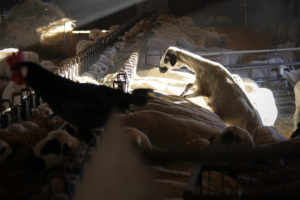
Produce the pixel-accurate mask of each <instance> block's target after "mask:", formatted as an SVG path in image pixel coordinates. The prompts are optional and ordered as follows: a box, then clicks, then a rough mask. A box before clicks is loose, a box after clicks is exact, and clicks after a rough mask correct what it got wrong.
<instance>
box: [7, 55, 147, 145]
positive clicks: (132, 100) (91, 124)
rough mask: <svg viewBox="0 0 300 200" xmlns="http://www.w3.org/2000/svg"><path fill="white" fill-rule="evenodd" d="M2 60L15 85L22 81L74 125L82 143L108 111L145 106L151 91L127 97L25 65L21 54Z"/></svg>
mask: <svg viewBox="0 0 300 200" xmlns="http://www.w3.org/2000/svg"><path fill="white" fill-rule="evenodd" d="M6 61H7V63H8V64H9V65H10V67H11V71H12V80H13V81H14V82H15V83H16V84H23V83H24V82H25V83H26V84H27V85H28V86H29V87H31V88H32V89H33V90H34V91H35V93H36V94H37V95H39V96H40V97H42V99H43V100H44V101H46V102H47V103H48V104H49V106H50V107H51V108H52V109H53V110H54V112H55V113H56V114H58V115H60V116H61V117H63V118H64V119H65V120H66V121H68V122H70V123H72V124H74V125H75V126H77V128H78V130H79V136H80V137H81V138H83V139H86V140H88V139H89V138H90V137H91V135H90V130H91V129H93V128H96V127H101V126H103V125H105V122H106V120H107V118H108V117H109V115H110V113H111V112H112V111H119V112H124V111H126V110H127V109H128V108H129V106H130V105H131V104H133V105H143V104H145V103H146V102H147V98H148V95H147V94H148V92H150V91H151V90H149V89H137V90H134V91H133V92H132V94H129V93H124V92H123V91H121V90H116V89H112V88H109V87H106V86H97V85H93V84H81V83H77V82H73V81H71V80H69V79H65V78H63V77H60V76H58V75H55V74H53V73H51V72H49V71H47V70H45V69H43V68H42V67H41V66H40V65H38V64H36V63H32V62H26V59H25V57H24V54H23V52H22V51H19V52H18V53H17V54H13V55H12V56H10V57H9V58H8V59H7V60H6ZM84 132H85V133H84Z"/></svg>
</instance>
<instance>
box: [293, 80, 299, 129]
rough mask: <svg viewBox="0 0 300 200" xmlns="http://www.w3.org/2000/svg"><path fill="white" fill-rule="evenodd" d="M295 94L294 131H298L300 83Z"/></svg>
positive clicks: (296, 86)
mask: <svg viewBox="0 0 300 200" xmlns="http://www.w3.org/2000/svg"><path fill="white" fill-rule="evenodd" d="M294 94H295V113H294V130H296V129H297V124H298V116H299V112H300V81H298V82H297V83H296V85H295V86H294Z"/></svg>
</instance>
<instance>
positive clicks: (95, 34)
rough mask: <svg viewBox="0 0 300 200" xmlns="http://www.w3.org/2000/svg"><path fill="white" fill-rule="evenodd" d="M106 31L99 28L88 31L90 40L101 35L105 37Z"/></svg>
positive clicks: (99, 37) (97, 38)
mask: <svg viewBox="0 0 300 200" xmlns="http://www.w3.org/2000/svg"><path fill="white" fill-rule="evenodd" d="M107 34H108V33H107V32H105V31H103V30H100V29H92V30H90V33H89V38H90V40H92V41H97V40H99V39H101V38H103V37H105V36H106V35H107Z"/></svg>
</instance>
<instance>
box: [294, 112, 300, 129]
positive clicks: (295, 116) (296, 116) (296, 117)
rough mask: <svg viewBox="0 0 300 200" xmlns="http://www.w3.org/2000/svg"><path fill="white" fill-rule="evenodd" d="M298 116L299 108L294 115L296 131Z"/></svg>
mask: <svg viewBox="0 0 300 200" xmlns="http://www.w3.org/2000/svg"><path fill="white" fill-rule="evenodd" d="M298 116H299V110H298V108H296V109H295V113H294V130H296V129H297V123H298Z"/></svg>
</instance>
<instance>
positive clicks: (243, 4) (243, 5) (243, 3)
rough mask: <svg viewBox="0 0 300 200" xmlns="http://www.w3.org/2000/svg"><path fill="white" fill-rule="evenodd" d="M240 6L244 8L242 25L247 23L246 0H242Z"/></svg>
mask: <svg viewBox="0 0 300 200" xmlns="http://www.w3.org/2000/svg"><path fill="white" fill-rule="evenodd" d="M242 7H243V10H244V26H245V27H247V25H248V8H247V0H242Z"/></svg>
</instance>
